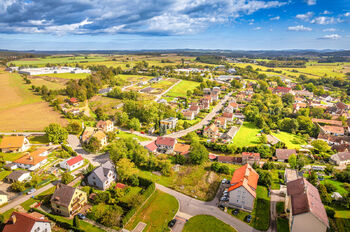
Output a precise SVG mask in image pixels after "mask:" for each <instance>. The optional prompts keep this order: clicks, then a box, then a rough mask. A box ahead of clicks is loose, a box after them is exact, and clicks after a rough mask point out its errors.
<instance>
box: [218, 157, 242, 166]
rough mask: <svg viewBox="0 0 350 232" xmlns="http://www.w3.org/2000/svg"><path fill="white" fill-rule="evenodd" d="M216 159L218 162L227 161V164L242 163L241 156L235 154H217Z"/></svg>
mask: <svg viewBox="0 0 350 232" xmlns="http://www.w3.org/2000/svg"><path fill="white" fill-rule="evenodd" d="M216 159H217V161H218V162H219V163H228V164H241V163H242V157H237V156H223V155H219V156H217V158H216Z"/></svg>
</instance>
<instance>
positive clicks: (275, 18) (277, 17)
mask: <svg viewBox="0 0 350 232" xmlns="http://www.w3.org/2000/svg"><path fill="white" fill-rule="evenodd" d="M279 19H280V16H276V17H273V18H270V20H279Z"/></svg>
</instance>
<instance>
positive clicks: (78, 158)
mask: <svg viewBox="0 0 350 232" xmlns="http://www.w3.org/2000/svg"><path fill="white" fill-rule="evenodd" d="M82 160H84V158H83V157H82V156H81V155H78V156H75V157H73V158H71V159H69V160H67V161H66V162H67V165H68V166H72V165H74V164H76V163H79V162H80V161H82Z"/></svg>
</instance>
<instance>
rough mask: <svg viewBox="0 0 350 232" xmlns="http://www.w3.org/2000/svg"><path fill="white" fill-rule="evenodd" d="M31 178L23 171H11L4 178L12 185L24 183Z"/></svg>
mask: <svg viewBox="0 0 350 232" xmlns="http://www.w3.org/2000/svg"><path fill="white" fill-rule="evenodd" d="M31 178H32V177H31V176H30V172H26V171H23V170H18V171H13V172H12V173H11V174H10V175H8V176H7V177H6V180H7V181H8V182H9V183H13V182H16V181H19V182H24V181H27V180H30V179H31Z"/></svg>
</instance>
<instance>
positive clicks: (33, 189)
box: [27, 188, 36, 195]
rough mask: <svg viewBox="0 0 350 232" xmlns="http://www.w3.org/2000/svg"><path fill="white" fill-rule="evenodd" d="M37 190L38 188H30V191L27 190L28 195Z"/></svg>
mask: <svg viewBox="0 0 350 232" xmlns="http://www.w3.org/2000/svg"><path fill="white" fill-rule="evenodd" d="M35 192H36V189H35V188H32V189H31V190H29V192H27V195H30V194H32V193H35Z"/></svg>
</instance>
